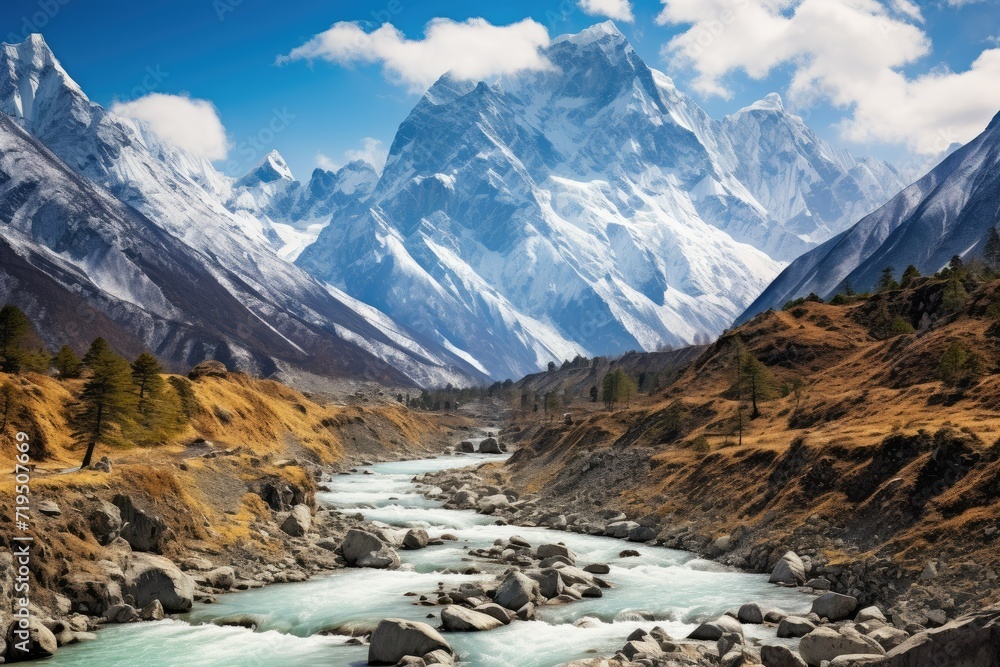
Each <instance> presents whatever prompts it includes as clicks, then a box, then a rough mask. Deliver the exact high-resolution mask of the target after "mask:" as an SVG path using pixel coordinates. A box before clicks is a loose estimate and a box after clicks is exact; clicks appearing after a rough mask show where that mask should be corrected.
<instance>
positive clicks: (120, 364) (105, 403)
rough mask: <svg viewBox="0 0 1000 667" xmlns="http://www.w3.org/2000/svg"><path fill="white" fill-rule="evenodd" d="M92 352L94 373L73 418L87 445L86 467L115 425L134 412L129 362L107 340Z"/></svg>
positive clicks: (91, 360) (79, 434) (122, 422)
mask: <svg viewBox="0 0 1000 667" xmlns="http://www.w3.org/2000/svg"><path fill="white" fill-rule="evenodd" d="M98 340H101V339H98ZM96 342H97V341H95V343H96ZM102 342H103V341H102ZM91 352H94V354H90V353H88V355H89V361H88V363H87V365H88V366H89V367H90V370H91V376H90V378H88V379H87V382H86V383H85V384H84V386H83V393H82V394H81V395H80V409H79V411H78V412H77V414H76V418H75V420H74V421H75V426H76V437H77V438H78V439H79V440H80V441H81V442H83V443H84V444H86V446H87V453H86V454H85V455H84V457H83V463H82V464H81V467H83V468H86V467H87V466H89V465H90V461H91V458H93V455H94V449H95V447H96V446H97V444H98V443H99V442H102V441H103V440H104V439H105V438H107V436H108V434H109V432H110V430H111V428H112V426H118V427H119V428H122V427H125V426H127V425H128V423H129V422H130V421H131V419H132V417H133V416H134V415H135V394H134V392H133V391H132V376H131V368H130V367H129V364H128V362H127V361H126V360H124V359H122V358H121V357H119V356H118V355H117V354H115V353H113V352H112V351H111V350H110V349H108V348H107V345H106V344H105V346H104V347H103V349H100V348H99V349H97V350H96V351H95V349H94V346H93V345H92V346H91Z"/></svg>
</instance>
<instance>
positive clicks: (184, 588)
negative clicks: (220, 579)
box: [122, 553, 194, 612]
mask: <svg viewBox="0 0 1000 667" xmlns="http://www.w3.org/2000/svg"><path fill="white" fill-rule="evenodd" d="M128 561H129V562H128V566H127V568H126V569H125V582H124V583H123V585H122V592H123V593H124V594H126V595H131V596H132V599H133V600H135V605H136V606H137V607H145V606H146V605H148V604H149V603H150V602H152V601H153V600H159V601H160V603H161V604H162V605H163V608H164V609H165V610H167V611H170V612H179V611H187V610H188V609H190V608H191V604H192V603H193V601H194V580H193V579H192V578H191V577H189V576H188V575H186V574H184V573H183V572H181V571H180V569H179V568H178V567H177V566H176V565H174V564H173V563H172V562H171V561H170V560H169V559H167V558H164V557H163V556H154V555H152V554H146V553H134V554H132V555H131V556H130V557H129V559H128Z"/></svg>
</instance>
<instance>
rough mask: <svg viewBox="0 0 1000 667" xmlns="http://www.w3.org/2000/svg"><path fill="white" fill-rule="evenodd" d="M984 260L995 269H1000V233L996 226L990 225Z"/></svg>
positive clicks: (984, 249)
mask: <svg viewBox="0 0 1000 667" xmlns="http://www.w3.org/2000/svg"><path fill="white" fill-rule="evenodd" d="M983 261H984V262H986V266H988V267H990V268H991V269H993V270H994V271H1000V233H998V232H997V228H996V227H990V231H989V232H988V233H987V234H986V245H985V246H984V247H983Z"/></svg>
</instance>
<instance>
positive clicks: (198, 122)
mask: <svg viewBox="0 0 1000 667" xmlns="http://www.w3.org/2000/svg"><path fill="white" fill-rule="evenodd" d="M111 111H113V112H114V113H116V114H118V115H121V116H128V117H129V118H135V119H136V120H141V121H145V122H146V123H148V124H149V127H150V128H151V129H152V130H153V132H155V133H156V135H157V136H159V137H160V138H161V139H163V140H165V141H169V142H170V143H172V144H174V145H176V146H178V147H179V148H182V149H184V150H186V151H187V152H189V153H191V154H192V155H195V156H197V157H204V158H207V159H209V160H222V159H223V158H225V157H226V154H227V153H228V152H229V141H228V140H227V139H226V128H225V127H223V125H222V121H221V120H219V113H218V111H217V110H216V108H215V105H213V104H212V103H211V102H209V101H208V100H197V99H192V98H190V97H187V96H186V95H165V94H163V93H150V94H149V95H145V96H143V97H140V98H139V99H136V100H132V101H131V102H116V103H114V104H113V105H112V106H111Z"/></svg>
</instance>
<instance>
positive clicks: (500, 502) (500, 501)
mask: <svg viewBox="0 0 1000 667" xmlns="http://www.w3.org/2000/svg"><path fill="white" fill-rule="evenodd" d="M509 505H510V501H509V500H507V496H505V495H503V494H502V493H496V494H494V495H492V496H486V497H485V498H481V499H480V500H479V502H477V503H476V508H477V509H478V510H479V513H480V514H493V513H494V512H496V511H497V510H498V509H502V508H504V507H507V506H509Z"/></svg>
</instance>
